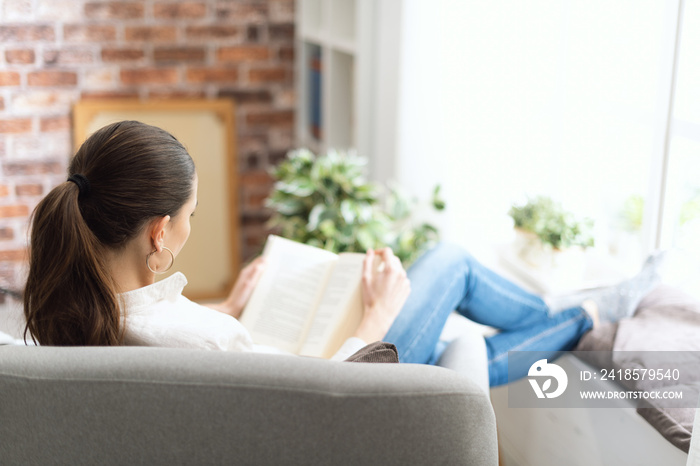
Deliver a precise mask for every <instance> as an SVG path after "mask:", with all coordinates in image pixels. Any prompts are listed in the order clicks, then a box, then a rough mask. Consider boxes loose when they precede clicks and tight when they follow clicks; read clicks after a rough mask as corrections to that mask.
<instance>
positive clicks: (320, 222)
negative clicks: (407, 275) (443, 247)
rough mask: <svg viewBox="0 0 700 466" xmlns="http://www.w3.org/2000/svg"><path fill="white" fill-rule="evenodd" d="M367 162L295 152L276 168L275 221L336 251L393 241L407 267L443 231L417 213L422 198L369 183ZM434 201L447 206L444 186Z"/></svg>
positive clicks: (286, 232) (288, 233)
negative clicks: (441, 196) (410, 196)
mask: <svg viewBox="0 0 700 466" xmlns="http://www.w3.org/2000/svg"><path fill="white" fill-rule="evenodd" d="M366 164H367V160H366V159H365V158H363V157H359V156H357V155H354V154H352V153H344V152H339V151H334V150H331V151H328V153H327V154H325V155H321V156H316V155H315V154H313V153H312V152H311V151H309V150H306V149H300V150H295V151H291V152H290V153H288V154H287V159H286V160H284V161H283V162H282V163H281V164H280V165H278V166H277V167H276V168H275V169H274V170H273V172H272V176H273V177H274V179H275V186H274V189H273V191H272V193H271V194H270V196H269V197H268V199H267V201H266V205H267V207H269V208H270V209H272V217H271V219H270V226H271V227H273V228H275V229H277V230H278V231H279V232H280V234H281V235H282V236H284V237H286V238H289V239H293V240H295V241H299V242H302V243H306V244H310V245H313V246H317V247H320V248H324V249H326V250H329V251H332V252H336V253H339V252H346V251H347V252H364V251H366V250H367V249H370V248H380V247H384V246H389V247H391V248H392V250H393V251H394V254H396V255H397V256H398V257H399V259H401V261H402V262H403V263H404V265H406V266H407V265H408V264H410V263H411V262H412V261H414V260H415V259H416V258H417V257H418V256H419V255H420V254H421V253H422V252H424V251H425V250H426V249H427V248H429V247H430V246H431V245H433V244H434V243H435V242H436V241H437V240H438V237H439V235H438V230H437V228H436V227H435V226H434V225H431V224H430V223H426V222H423V221H421V220H420V219H417V218H416V216H415V215H414V212H415V211H416V207H417V206H418V204H419V202H418V200H417V199H413V198H409V197H408V196H407V195H405V194H404V193H403V190H401V189H400V188H399V187H395V188H393V189H391V190H388V189H386V188H384V187H381V186H379V185H377V184H373V183H369V182H367V181H366V180H365V178H364V175H363V172H364V167H365V165H366ZM382 199H384V202H382ZM429 205H430V208H431V209H434V210H436V211H439V210H443V209H444V207H445V203H444V201H443V200H442V199H441V198H440V187H439V186H438V187H436V188H435V190H434V192H433V196H432V199H431V201H430V203H429Z"/></svg>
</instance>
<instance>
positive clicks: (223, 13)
mask: <svg viewBox="0 0 700 466" xmlns="http://www.w3.org/2000/svg"><path fill="white" fill-rule="evenodd" d="M268 12H269V8H268V6H267V2H227V3H223V4H219V5H217V6H216V17H217V18H218V19H228V20H233V21H239V22H241V23H262V22H267V16H268Z"/></svg>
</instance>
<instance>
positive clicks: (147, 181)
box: [24, 121, 195, 345]
mask: <svg viewBox="0 0 700 466" xmlns="http://www.w3.org/2000/svg"><path fill="white" fill-rule="evenodd" d="M68 174H69V178H71V179H73V180H76V178H77V180H76V181H75V182H73V181H66V182H64V183H61V184H60V185H58V186H57V187H55V188H54V189H53V190H52V191H51V192H50V193H49V194H48V195H47V196H46V197H45V198H44V199H43V200H42V201H41V202H40V203H39V205H38V206H37V207H36V209H35V210H34V213H33V214H32V220H31V223H32V228H31V239H30V248H29V276H28V278H27V284H26V288H25V292H24V315H25V318H26V320H27V325H26V327H25V331H24V336H25V340H26V338H27V333H29V334H30V335H31V337H32V338H33V339H34V340H35V341H36V342H38V343H40V344H42V345H118V344H120V343H121V342H122V340H123V325H122V323H121V322H122V319H121V317H120V307H119V302H118V299H117V291H116V287H115V283H114V280H113V278H112V277H111V275H110V274H109V270H108V269H107V266H106V262H105V252H106V251H107V250H119V249H121V248H122V247H124V246H125V245H126V243H127V242H128V241H129V240H131V239H132V238H134V237H135V236H137V234H138V233H139V232H140V231H142V229H143V228H145V227H146V225H147V224H148V223H149V222H150V221H152V220H153V219H155V218H158V217H162V216H165V215H170V216H175V215H176V214H177V213H178V211H179V210H180V208H181V207H182V206H183V205H184V204H185V202H186V201H187V200H188V199H189V198H190V196H191V195H192V189H193V182H194V176H195V168H194V163H193V162H192V159H191V158H190V156H189V154H188V153H187V150H186V149H185V148H184V147H183V145H182V144H180V142H178V141H177V139H175V137H173V136H172V135H171V134H170V133H168V132H166V131H164V130H162V129H160V128H156V127H154V126H149V125H146V124H144V123H140V122H137V121H122V122H119V123H114V124H111V125H108V126H105V127H104V128H102V129H100V130H98V131H97V132H95V133H94V134H93V135H91V136H90V137H89V138H88V139H87V140H86V141H85V142H84V143H83V145H82V146H81V147H80V149H78V152H77V153H76V154H75V156H74V157H73V159H72V160H71V162H70V165H69V167H68ZM79 175H81V176H79ZM83 177H84V178H83ZM85 180H87V182H85Z"/></svg>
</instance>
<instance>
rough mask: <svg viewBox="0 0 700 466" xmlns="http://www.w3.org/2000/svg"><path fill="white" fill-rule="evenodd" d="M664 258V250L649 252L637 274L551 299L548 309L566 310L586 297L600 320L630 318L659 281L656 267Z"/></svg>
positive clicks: (555, 310)
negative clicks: (591, 301)
mask: <svg viewBox="0 0 700 466" xmlns="http://www.w3.org/2000/svg"><path fill="white" fill-rule="evenodd" d="M664 257H665V253H664V252H661V253H657V254H652V255H650V256H649V257H648V258H647V260H646V262H645V263H644V266H643V267H642V270H640V271H639V273H638V274H637V275H635V276H634V277H632V278H630V279H628V280H625V281H623V282H621V283H618V284H617V285H614V286H609V287H605V288H598V289H595V290H587V291H582V292H577V293H572V294H570V295H566V296H560V297H557V298H554V299H552V300H550V301H549V303H548V304H549V306H550V312H552V313H556V312H558V311H561V310H563V309H569V308H571V307H575V306H578V305H580V304H581V303H582V302H583V301H586V300H588V299H590V300H593V302H595V303H596V305H597V306H598V313H599V315H600V320H601V322H617V321H618V320H620V319H622V318H624V317H630V316H632V314H634V311H636V310H637V306H638V305H639V303H640V302H641V301H642V299H644V297H645V296H646V295H647V294H648V293H649V292H650V291H651V290H652V289H653V288H654V287H655V286H656V285H658V284H659V282H660V281H661V278H660V277H659V273H658V269H659V266H660V265H661V263H662V262H663V259H664Z"/></svg>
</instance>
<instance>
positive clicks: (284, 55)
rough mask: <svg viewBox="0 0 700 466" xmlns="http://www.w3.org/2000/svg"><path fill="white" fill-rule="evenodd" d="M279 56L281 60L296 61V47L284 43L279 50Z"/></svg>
mask: <svg viewBox="0 0 700 466" xmlns="http://www.w3.org/2000/svg"><path fill="white" fill-rule="evenodd" d="M277 58H278V59H280V60H281V61H286V62H293V61H294V47H292V46H291V45H283V46H281V47H280V48H279V50H278V51H277Z"/></svg>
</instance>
